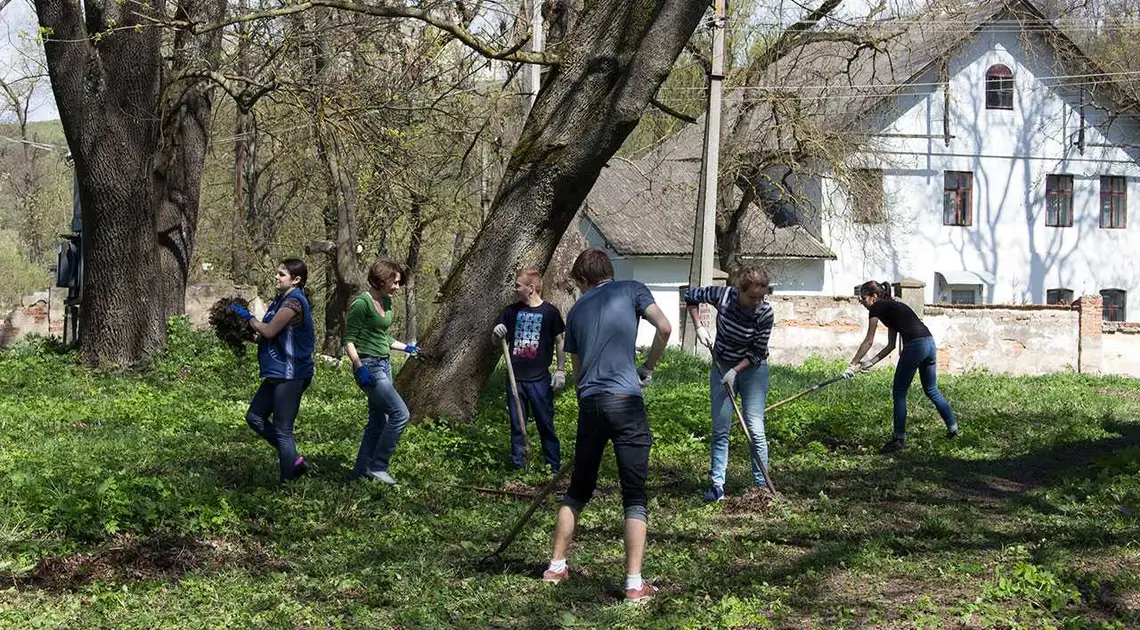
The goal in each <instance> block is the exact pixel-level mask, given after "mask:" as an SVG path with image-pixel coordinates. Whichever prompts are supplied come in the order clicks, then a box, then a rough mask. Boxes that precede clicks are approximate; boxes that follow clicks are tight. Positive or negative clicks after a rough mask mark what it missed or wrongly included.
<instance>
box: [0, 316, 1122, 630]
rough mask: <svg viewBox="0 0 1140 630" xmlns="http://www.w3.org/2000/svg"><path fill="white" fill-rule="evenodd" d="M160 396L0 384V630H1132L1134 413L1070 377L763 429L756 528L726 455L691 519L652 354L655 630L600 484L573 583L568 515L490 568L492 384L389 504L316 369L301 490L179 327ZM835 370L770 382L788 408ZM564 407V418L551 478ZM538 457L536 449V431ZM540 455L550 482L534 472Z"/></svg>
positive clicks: (507, 513) (14, 373)
mask: <svg viewBox="0 0 1140 630" xmlns="http://www.w3.org/2000/svg"><path fill="white" fill-rule="evenodd" d="M171 348H172V349H171V351H170V352H169V353H168V355H166V356H165V357H163V358H162V359H161V360H160V361H159V362H158V364H157V365H156V366H155V367H154V368H153V369H152V370H151V371H150V372H148V373H146V374H143V375H139V376H133V377H122V376H115V375H109V374H98V373H93V372H91V371H88V370H85V369H81V368H78V367H75V366H74V365H73V363H72V357H71V356H69V355H66V354H63V355H61V354H56V353H55V352H53V351H52V350H51V347H50V344H44V345H36V344H25V345H23V346H21V347H18V348H16V349H14V350H12V351H10V352H8V353H7V354H2V355H0V626H2V627H5V628H32V627H66V628H88V627H115V628H154V627H186V628H199V627H211V628H215V627H271V628H324V627H404V628H408V627H500V628H542V627H603V628H609V627H667V628H724V627H752V628H764V627H803V628H813V627H834V628H867V627H883V628H888V627H891V628H943V627H963V626H967V627H995V628H1012V627H1017V628H1047V627H1055V628H1127V627H1137V625H1138V624H1140V545H1138V541H1140V516H1138V515H1137V512H1136V510H1140V422H1138V420H1137V414H1138V412H1140V384H1137V383H1136V382H1134V381H1130V380H1125V379H1116V378H1089V377H1082V376H1075V375H1066V376H1052V377H1045V378H1003V377H994V376H989V375H986V374H981V373H979V374H970V375H967V376H960V377H953V378H945V379H943V382H942V385H943V390H944V392H945V393H946V394H947V396H948V398H949V399H950V400H951V403H952V404H953V405H954V408H955V411H956V412H957V413H958V414H959V416H960V418H961V424H962V428H963V435H962V437H961V438H959V439H958V440H955V441H948V440H946V439H945V438H944V437H943V430H942V427H941V423H940V421H939V420H938V418H937V416H936V415H935V413H934V410H933V408H932V407H931V406H930V405H929V404H928V403H927V402H926V401H925V400H924V399H922V398H921V394H920V392H919V391H918V389H917V388H916V391H915V392H914V393H913V395H912V401H911V424H910V438H909V443H908V449H907V450H906V451H905V452H903V453H902V454H900V455H897V456H894V457H883V456H880V455H878V454H877V449H878V447H879V446H880V445H881V444H882V442H883V441H884V440H885V439H886V438H887V437H888V434H889V422H890V420H889V415H890V396H889V386H890V380H889V378H890V374H889V371H883V372H880V373H876V374H872V375H868V376H861V377H859V378H858V379H855V380H854V381H850V382H841V383H837V384H835V385H832V386H830V387H828V388H826V389H824V390H822V391H820V392H817V393H815V394H812V395H811V396H808V397H805V398H804V399H801V400H800V401H797V402H795V403H792V404H790V405H787V406H785V407H783V408H781V409H780V410H778V411H776V412H773V414H772V415H771V416H770V417H769V419H768V433H769V437H770V440H771V448H772V473H773V476H774V478H775V481H776V483H777V484H778V486H779V487H780V489H781V491H782V492H783V498H782V499H781V500H779V501H777V502H775V503H774V504H772V505H771V506H770V507H768V508H766V509H763V508H761V509H754V506H753V505H752V504H751V503H749V502H748V501H747V500H744V499H741V498H739V497H740V496H741V494H742V493H743V492H744V491H745V490H746V488H747V484H748V479H749V474H748V472H747V465H748V464H747V461H748V460H747V455H746V450H745V445H744V442H743V441H742V439H741V436H740V435H739V432H738V431H737V432H736V433H734V435H733V443H732V452H731V460H730V463H729V483H728V492H729V494H730V500H728V501H726V502H725V503H723V504H717V505H711V506H706V505H703V504H702V503H701V501H700V495H701V492H702V490H703V489H704V485H705V483H706V471H707V468H708V455H707V439H708V433H709V428H710V421H709V418H708V401H707V396H708V392H707V388H708V385H707V371H706V370H707V368H706V366H705V365H704V364H702V363H701V362H700V361H697V360H694V359H691V358H688V357H686V356H684V355H680V354H669V355H667V357H666V359H665V361H664V362H663V364H662V366H661V368H660V369H659V370H658V373H657V375H656V376H655V380H654V383H653V386H652V388H651V389H650V390H649V391H648V393H647V404H648V406H649V413H650V422H651V424H652V426H653V430H654V437H655V443H654V448H653V454H652V462H651V468H652V472H651V477H650V485H651V500H650V514H651V516H650V546H649V551H648V555H647V559H646V567H645V575H646V577H648V578H650V579H652V580H654V581H656V582H657V583H658V584H660V585H661V586H662V587H663V596H662V597H661V598H660V599H659V600H658V601H655V602H653V603H651V604H649V605H647V606H643V607H630V606H626V605H624V604H623V603H622V602H621V591H620V584H621V580H622V577H623V576H622V561H621V558H622V546H621V522H620V514H621V507H620V503H621V499H620V493H619V492H618V491H617V483H616V478H615V473H614V466H613V462H612V460H611V459H610V458H607V461H606V463H605V465H604V468H603V473H602V480H601V483H600V491H599V496H598V497H597V498H596V499H595V501H594V502H593V503H591V505H590V507H589V508H588V509H587V510H586V512H584V514H583V517H582V521H581V524H580V528H579V532H578V536H577V538H576V542H575V546H574V549H573V555H572V556H571V567H572V574H571V579H570V580H568V581H567V582H565V583H563V584H561V585H558V586H557V587H551V586H550V585H547V584H544V583H542V582H541V581H539V580H538V579H536V577H537V575H538V573H539V572H540V570H541V567H542V563H543V562H544V561H545V560H546V559H547V555H548V549H549V536H550V532H551V528H552V525H553V518H554V514H555V505H556V504H555V503H554V502H553V501H551V502H550V503H549V504H548V505H547V506H546V507H545V508H544V509H541V510H540V511H539V512H538V514H536V516H535V518H534V519H533V521H532V522H531V523H530V524H529V525H528V527H527V528H526V529H525V530H524V532H523V534H522V535H521V536H520V538H519V539H518V540H517V541H516V542H515V544H514V546H512V548H511V549H510V550H509V551H508V552H507V554H506V558H505V559H504V561H503V562H501V563H499V564H495V565H491V566H480V565H479V564H478V560H479V558H480V557H482V556H483V555H484V554H486V553H488V552H489V551H491V550H492V549H493V548H494V547H495V546H496V544H497V543H498V540H499V539H500V537H501V536H502V535H503V534H504V533H505V531H506V530H507V529H508V528H509V527H510V525H511V524H512V523H513V522H514V521H515V519H517V518H518V516H519V515H520V514H521V513H522V512H523V510H524V509H525V507H526V505H525V502H524V501H520V500H518V499H514V498H509V497H499V496H492V495H488V494H483V493H477V492H474V491H471V490H470V489H469V487H471V486H481V487H504V486H505V487H519V485H520V483H525V484H528V485H538V484H540V483H542V481H543V480H544V479H545V477H544V476H543V475H542V473H540V472H539V471H538V470H537V467H536V469H535V470H533V471H531V472H528V473H526V474H522V475H520V474H516V473H513V472H511V471H509V469H508V467H507V465H506V460H507V458H506V455H507V447H508V430H507V420H506V406H505V400H504V395H503V380H502V379H503V377H502V375H501V374H496V375H495V377H494V378H493V379H492V382H491V384H490V385H489V386H488V388H487V390H486V391H485V392H484V394H483V396H482V398H481V399H480V401H479V409H480V411H479V414H478V418H477V420H476V421H475V422H474V423H471V424H454V425H448V424H444V423H434V422H432V423H424V424H418V425H415V426H412V427H410V428H409V430H408V431H407V433H406V434H405V437H404V441H403V442H402V443H401V445H400V447H399V449H398V451H397V454H396V457H395V458H394V461H393V466H392V472H393V474H394V475H396V476H397V477H398V478H399V479H400V481H401V486H400V487H397V488H386V487H380V486H378V485H370V484H364V483H346V482H345V481H344V478H345V473H346V471H347V469H348V468H349V467H350V466H351V462H352V460H353V458H354V456H355V452H356V447H357V443H358V439H359V437H360V432H361V430H362V426H363V423H364V418H365V404H364V400H363V398H362V396H361V395H360V394H359V392H358V391H357V390H356V389H355V387H354V386H353V384H352V378H351V375H350V373H349V371H348V370H347V369H346V368H345V367H343V366H330V365H324V364H322V365H320V366H319V368H318V374H317V377H316V379H315V381H314V384H313V386H312V388H310V390H309V391H308V393H307V394H306V395H305V399H304V402H303V404H302V411H301V417H300V420H299V422H298V442H299V446H300V449H301V452H302V453H303V454H304V455H305V456H306V458H307V459H309V460H310V461H311V462H313V463H314V464H315V474H314V475H313V476H311V477H309V478H306V479H303V480H301V481H299V482H296V483H294V484H291V485H290V486H288V488H287V489H282V488H281V487H279V486H278V484H277V482H276V470H275V458H274V457H273V456H272V453H271V451H270V449H269V447H268V446H266V445H265V444H264V443H263V442H262V441H260V439H259V438H256V436H255V435H254V434H253V433H252V432H251V431H250V430H249V429H248V428H247V427H246V426H245V422H244V411H245V408H246V405H247V404H248V400H249V398H250V396H251V395H252V393H253V391H254V389H255V387H256V369H255V363H256V360H255V357H254V356H253V353H252V352H251V353H249V354H248V355H247V356H246V357H244V358H235V357H234V356H233V354H232V353H231V352H230V351H229V350H228V349H226V348H224V347H221V346H219V345H217V344H216V343H214V342H213V341H212V339H211V338H210V337H209V336H206V335H199V334H194V333H191V332H189V331H187V330H185V328H184V327H183V326H182V325H180V324H175V325H174V326H173V327H172V332H171ZM838 369H840V365H838V364H825V363H822V362H812V363H809V364H808V365H806V366H803V367H800V368H795V369H789V368H786V367H774V368H773V370H772V373H773V392H772V394H771V400H773V401H775V400H778V399H780V398H782V397H785V396H787V395H790V394H792V393H795V392H797V391H800V390H802V389H804V388H806V387H807V386H809V385H810V384H812V383H815V382H818V381H820V380H822V379H824V378H826V377H827V376H829V375H832V374H834V373H836V371H837V370H838ZM575 409H576V405H575V401H574V398H573V396H572V395H571V394H570V393H569V392H567V393H564V394H563V395H561V396H560V397H559V398H558V401H557V412H558V414H557V421H558V428H559V432H560V435H561V436H562V438H563V444H564V449H565V451H566V452H567V453H569V452H572V450H573V434H574V427H575V421H574V418H575ZM532 433H533V431H532ZM532 450H533V451H534V452H535V453H536V454H537V452H538V444H537V442H535V443H534V444H533V448H532Z"/></svg>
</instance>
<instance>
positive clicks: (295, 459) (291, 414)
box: [230, 258, 316, 481]
mask: <svg viewBox="0 0 1140 630" xmlns="http://www.w3.org/2000/svg"><path fill="white" fill-rule="evenodd" d="M308 279H309V270H308V267H306V266H305V263H304V262H303V261H301V260H298V259H296V258H289V259H286V260H284V261H282V262H281V266H279V267H278V268H277V297H276V298H275V299H274V300H273V302H272V303H271V304H270V305H269V309H268V310H267V311H266V312H265V317H263V318H262V319H261V320H260V321H258V320H257V318H255V317H254V316H253V315H252V314H250V312H249V311H247V310H246V309H244V308H242V307H241V306H239V305H236V304H235V305H233V306H230V310H232V311H233V312H235V313H237V314H238V315H240V316H242V317H244V318H245V319H246V320H247V321H248V322H249V325H250V327H252V328H253V330H254V331H255V332H257V334H258V343H257V362H258V365H259V366H260V370H261V378H262V381H261V386H260V387H258V388H257V393H256V394H254V395H253V400H252V401H251V402H250V404H249V410H248V411H247V412H246V415H245V421H246V423H248V424H249V426H250V428H251V429H253V430H254V431H255V432H256V433H257V434H258V435H260V436H261V437H263V438H265V441H267V442H269V445H270V446H272V447H273V448H274V449H275V450H276V451H277V458H278V462H279V465H280V475H281V480H282V481H288V480H290V479H296V478H297V477H300V476H301V475H303V474H305V472H306V471H307V470H308V466H307V465H306V464H305V458H303V457H300V456H299V455H297V445H296V442H295V440H294V438H293V425H294V423H295V422H296V420H297V412H298V410H299V409H300V407H301V395H302V394H303V393H304V392H305V390H306V389H308V387H309V384H310V383H312V380H313V348H314V346H315V345H316V336H315V333H314V330H313V313H312V308H311V307H310V305H309V297H308V295H307V289H305V282H306V281H308Z"/></svg>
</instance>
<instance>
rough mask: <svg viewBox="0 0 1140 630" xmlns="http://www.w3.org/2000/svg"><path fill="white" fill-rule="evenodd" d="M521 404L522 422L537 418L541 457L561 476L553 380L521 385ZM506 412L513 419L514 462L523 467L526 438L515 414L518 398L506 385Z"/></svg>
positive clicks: (529, 382) (512, 453)
mask: <svg viewBox="0 0 1140 630" xmlns="http://www.w3.org/2000/svg"><path fill="white" fill-rule="evenodd" d="M518 386H519V402H521V403H522V408H523V414H524V415H523V422H526V417H527V416H532V415H533V416H534V424H535V425H536V426H537V427H538V435H539V437H540V438H542V456H543V458H544V459H546V463H547V464H550V468H551V470H553V471H554V472H558V468H559V466H560V465H561V452H560V448H561V447H560V445H559V443H558V434H557V433H555V432H554V388H553V387H552V386H551V385H550V378H542V379H539V380H536V381H518ZM507 411H508V415H509V416H510V419H511V461H512V462H513V463H514V465H515V466H518V467H521V466H522V465H523V464H524V463H525V462H524V460H523V435H522V431H520V430H519V421H518V418H517V417H516V416H517V415H518V414H517V413H516V412H515V398H514V396H512V395H511V384H510V381H508V382H507Z"/></svg>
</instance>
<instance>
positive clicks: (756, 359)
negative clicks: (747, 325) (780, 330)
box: [744, 302, 776, 365]
mask: <svg viewBox="0 0 1140 630" xmlns="http://www.w3.org/2000/svg"><path fill="white" fill-rule="evenodd" d="M775 321H776V314H775V312H774V311H773V310H772V305H771V304H769V303H767V302H764V312H763V313H761V314H760V319H759V321H757V323H756V330H755V332H754V334H753V337H752V343H751V344H750V345H749V347H748V351H747V352H745V353H744V356H745V357H747V358H748V362H749V363H751V364H752V365H760V363H761V362H763V361H764V360H766V359H767V358H768V339H769V338H770V337H771V336H772V325H773V324H774V323H775Z"/></svg>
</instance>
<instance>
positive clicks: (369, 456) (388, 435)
mask: <svg viewBox="0 0 1140 630" xmlns="http://www.w3.org/2000/svg"><path fill="white" fill-rule="evenodd" d="M360 362H361V363H363V364H364V366H365V367H367V368H368V371H369V372H371V373H372V377H373V378H374V379H376V383H375V384H374V385H373V386H372V387H369V388H367V389H365V388H361V389H364V393H365V394H367V395H368V425H367V426H365V427H364V437H362V438H361V439H360V450H359V451H358V452H357V453H356V465H355V466H353V473H354V474H355V475H356V476H357V477H359V476H361V475H364V474H365V473H369V472H387V471H388V462H389V460H391V459H392V453H393V452H395V450H396V445H397V444H399V443H400V436H401V435H403V434H404V429H405V428H407V426H408V420H409V419H411V416H410V415H409V414H408V406H407V405H406V404H404V399H403V398H400V394H399V393H398V392H397V391H396V387H395V385H393V384H392V363H391V362H390V361H389V360H388V359H387V358H381V357H362V358H361V359H360Z"/></svg>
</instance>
